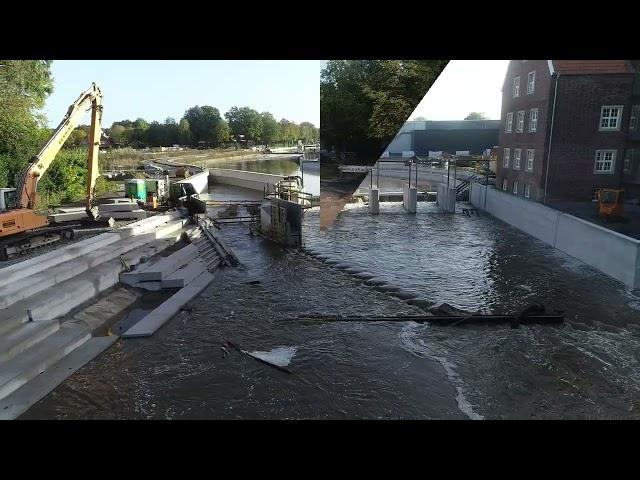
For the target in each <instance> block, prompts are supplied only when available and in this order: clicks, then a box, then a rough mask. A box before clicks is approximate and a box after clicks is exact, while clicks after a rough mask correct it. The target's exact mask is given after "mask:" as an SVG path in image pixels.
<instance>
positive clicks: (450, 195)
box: [437, 183, 458, 213]
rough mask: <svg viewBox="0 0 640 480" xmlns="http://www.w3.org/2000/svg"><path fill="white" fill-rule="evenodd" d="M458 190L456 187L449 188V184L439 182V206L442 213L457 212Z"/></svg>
mask: <svg viewBox="0 0 640 480" xmlns="http://www.w3.org/2000/svg"><path fill="white" fill-rule="evenodd" d="M457 194H458V192H457V191H456V189H455V187H452V186H450V187H449V188H448V189H447V185H446V184H444V183H441V184H438V197H437V202H438V207H439V208H440V211H441V212H442V213H456V196H457Z"/></svg>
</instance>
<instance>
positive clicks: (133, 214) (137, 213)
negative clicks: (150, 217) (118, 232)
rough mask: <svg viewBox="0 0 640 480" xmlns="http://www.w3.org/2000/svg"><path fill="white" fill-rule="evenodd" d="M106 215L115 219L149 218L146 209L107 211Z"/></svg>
mask: <svg viewBox="0 0 640 480" xmlns="http://www.w3.org/2000/svg"><path fill="white" fill-rule="evenodd" d="M104 216H105V217H106V216H108V217H111V218H113V219H114V220H123V219H132V218H147V212H146V211H144V210H132V211H130V212H105V213H104Z"/></svg>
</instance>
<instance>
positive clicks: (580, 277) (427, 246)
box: [22, 203, 640, 419]
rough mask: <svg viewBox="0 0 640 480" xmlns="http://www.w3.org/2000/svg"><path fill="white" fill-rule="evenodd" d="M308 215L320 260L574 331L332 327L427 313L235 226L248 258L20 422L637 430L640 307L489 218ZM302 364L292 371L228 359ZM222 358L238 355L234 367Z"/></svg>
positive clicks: (387, 209)
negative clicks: (297, 422)
mask: <svg viewBox="0 0 640 480" xmlns="http://www.w3.org/2000/svg"><path fill="white" fill-rule="evenodd" d="M380 210H381V214H380V215H379V216H370V215H369V214H368V213H367V210H366V207H363V206H357V205H350V206H348V207H347V209H346V210H345V211H344V212H342V213H341V214H340V215H339V217H338V219H337V221H336V223H335V225H334V226H333V227H332V228H330V229H328V230H325V231H320V229H319V228H318V224H319V215H318V209H312V210H310V211H308V212H307V213H306V214H305V238H306V244H307V246H308V247H309V248H312V249H314V250H317V251H319V252H322V253H323V254H324V255H326V256H327V257H330V258H339V259H340V260H341V261H344V262H348V263H351V264H353V265H354V266H358V267H360V268H361V269H364V270H367V271H368V272H371V273H372V274H374V275H376V276H379V277H382V278H384V279H385V280H387V282H388V283H390V284H392V285H395V286H397V287H398V288H400V289H402V290H404V291H405V292H407V293H408V294H412V295H414V296H416V297H417V298H419V299H421V300H423V301H424V302H425V303H426V304H428V303H431V302H433V303H438V302H448V303H450V304H452V305H454V306H456V307H460V308H465V309H472V310H476V309H479V310H482V311H485V312H494V313H511V312H514V311H519V310H520V309H522V308H524V307H526V306H527V305H529V304H531V303H543V304H544V305H545V306H546V307H547V309H548V310H554V309H556V310H563V311H564V312H565V314H566V318H567V322H566V323H565V324H564V325H561V326H521V327H520V328H517V329H512V328H510V327H509V326H477V325H475V326H471V325H468V326H464V325H461V326H459V327H439V326H435V325H428V324H422V325H420V324H416V323H413V322H407V323H404V324H403V323H384V322H380V323H325V322H322V321H320V320H304V321H303V320H300V319H298V317H299V316H301V315H307V314H344V315H367V314H371V315H389V314H401V313H407V314H410V313H413V314H419V313H422V311H421V310H420V309H419V308H418V307H416V306H414V305H411V304H409V303H408V302H406V301H403V300H401V299H399V298H397V297H394V296H392V295H390V294H386V293H383V292H380V291H377V290H375V289H373V288H372V287H370V286H368V285H366V284H364V283H363V282H362V281H361V280H359V279H357V278H355V277H354V276H351V275H349V274H347V273H344V272H343V271H338V270H336V269H335V268H333V267H330V266H328V265H327V264H325V263H322V262H320V261H318V260H317V259H315V258H313V257H311V256H310V255H307V254H305V253H301V252H287V251H283V250H281V249H279V248H277V247H274V246H272V245H270V244H267V243H265V242H264V241H263V240H261V239H259V238H255V237H252V236H250V235H249V234H248V231H247V229H246V227H243V226H225V227H223V232H222V233H223V234H224V236H225V239H226V240H227V242H228V244H229V245H230V246H231V248H233V249H234V251H235V252H236V253H237V255H238V256H239V257H240V260H241V261H242V263H243V266H242V267H239V268H226V269H221V270H219V271H218V272H217V274H216V280H215V281H214V283H212V284H211V285H210V286H209V287H208V288H207V289H206V290H205V291H204V292H203V294H202V295H201V296H200V297H199V298H198V299H197V300H196V301H194V302H191V304H190V305H189V308H188V309H187V310H188V311H183V312H181V313H180V314H178V315H177V316H176V317H175V318H174V319H173V320H172V321H171V322H169V323H168V324H167V325H166V326H165V327H163V328H162V329H161V330H160V331H159V332H157V333H156V334H155V335H154V336H153V337H151V338H148V339H130V340H126V341H124V340H120V341H118V342H117V343H116V344H115V345H114V346H113V347H112V348H111V349H109V350H108V351H107V352H105V353H104V354H103V355H101V356H100V357H98V358H96V359H95V360H94V361H92V362H91V363H89V364H88V365H86V366H85V367H84V368H82V369H81V370H79V371H78V372H77V373H76V374H74V375H73V376H72V377H70V378H69V379H68V380H67V381H65V382H64V383H63V384H61V385H60V386H59V387H58V388H57V389H56V390H54V391H53V392H52V393H51V394H50V395H49V396H47V397H46V398H45V399H43V400H42V401H40V402H39V403H38V404H36V405H35V406H34V407H33V408H32V409H31V410H30V411H28V412H27V413H26V414H24V415H23V417H22V418H158V419H164V418H172V419H174V418H175V419H177V418H246V419H254V418H261V419H266V418H317V419H324V418H336V419H340V418H393V419H396V418H410V419H429V418H445V419H446V418H451V419H483V418H484V419H496V418H498V419H499V418H640V374H639V373H638V372H639V371H640V370H639V369H638V360H639V352H640V348H639V347H640V328H638V320H639V319H640V296H638V295H636V294H634V293H632V292H630V291H627V290H626V289H625V288H624V287H623V286H622V285H621V284H619V283H617V282H615V281H614V280H611V279H609V278H608V277H606V276H604V275H602V274H600V273H598V272H596V271H594V270H593V269H591V268H589V267H586V266H584V265H583V264H581V263H580V262H578V261H576V260H573V259H571V258H570V257H568V256H566V255H563V254H561V253H559V252H557V251H555V250H553V249H552V248H550V247H548V246H546V245H545V244H543V243H542V242H539V241H537V240H535V239H533V238H531V237H528V236H527V235H525V234H523V233H521V232H519V231H517V230H515V229H513V228H511V227H510V226H508V225H506V224H503V223H501V222H499V221H498V220H496V219H494V218H492V217H489V216H481V217H466V216H463V215H441V214H438V213H436V212H435V209H434V207H433V206H432V205H430V204H424V203H420V204H419V211H418V214H417V215H413V216H412V215H408V214H406V213H404V212H403V211H402V208H401V206H400V205H399V204H390V203H387V204H381V209H380ZM225 340H231V341H233V342H235V343H237V344H238V345H239V346H240V347H241V348H243V349H245V350H248V351H255V350H259V351H261V352H272V353H274V351H275V352H283V351H285V352H290V355H291V354H292V356H290V355H289V356H290V358H288V360H290V362H289V363H288V365H287V368H288V369H289V370H291V372H292V373H291V374H290V375H289V374H287V373H284V372H281V371H279V370H276V369H273V368H271V367H269V366H266V365H264V364H262V363H259V362H257V361H255V360H254V359H252V358H249V357H247V356H245V355H241V354H239V353H238V352H235V351H232V352H231V353H230V354H229V355H227V356H224V355H223V352H222V351H221V345H222V344H223V342H224V341H225ZM223 357H224V358H223Z"/></svg>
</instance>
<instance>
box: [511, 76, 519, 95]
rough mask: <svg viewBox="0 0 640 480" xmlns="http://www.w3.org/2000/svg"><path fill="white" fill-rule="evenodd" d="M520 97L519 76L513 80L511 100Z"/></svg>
mask: <svg viewBox="0 0 640 480" xmlns="http://www.w3.org/2000/svg"><path fill="white" fill-rule="evenodd" d="M519 96H520V76H517V77H514V78H513V98H517V97H519Z"/></svg>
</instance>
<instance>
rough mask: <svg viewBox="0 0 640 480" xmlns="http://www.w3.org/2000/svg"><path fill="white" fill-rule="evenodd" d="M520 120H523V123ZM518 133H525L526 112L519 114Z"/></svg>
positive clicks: (517, 121)
mask: <svg viewBox="0 0 640 480" xmlns="http://www.w3.org/2000/svg"><path fill="white" fill-rule="evenodd" d="M520 120H522V122H521V121H520ZM516 132H517V133H522V132H524V110H520V111H519V112H518V117H517V120H516Z"/></svg>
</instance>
